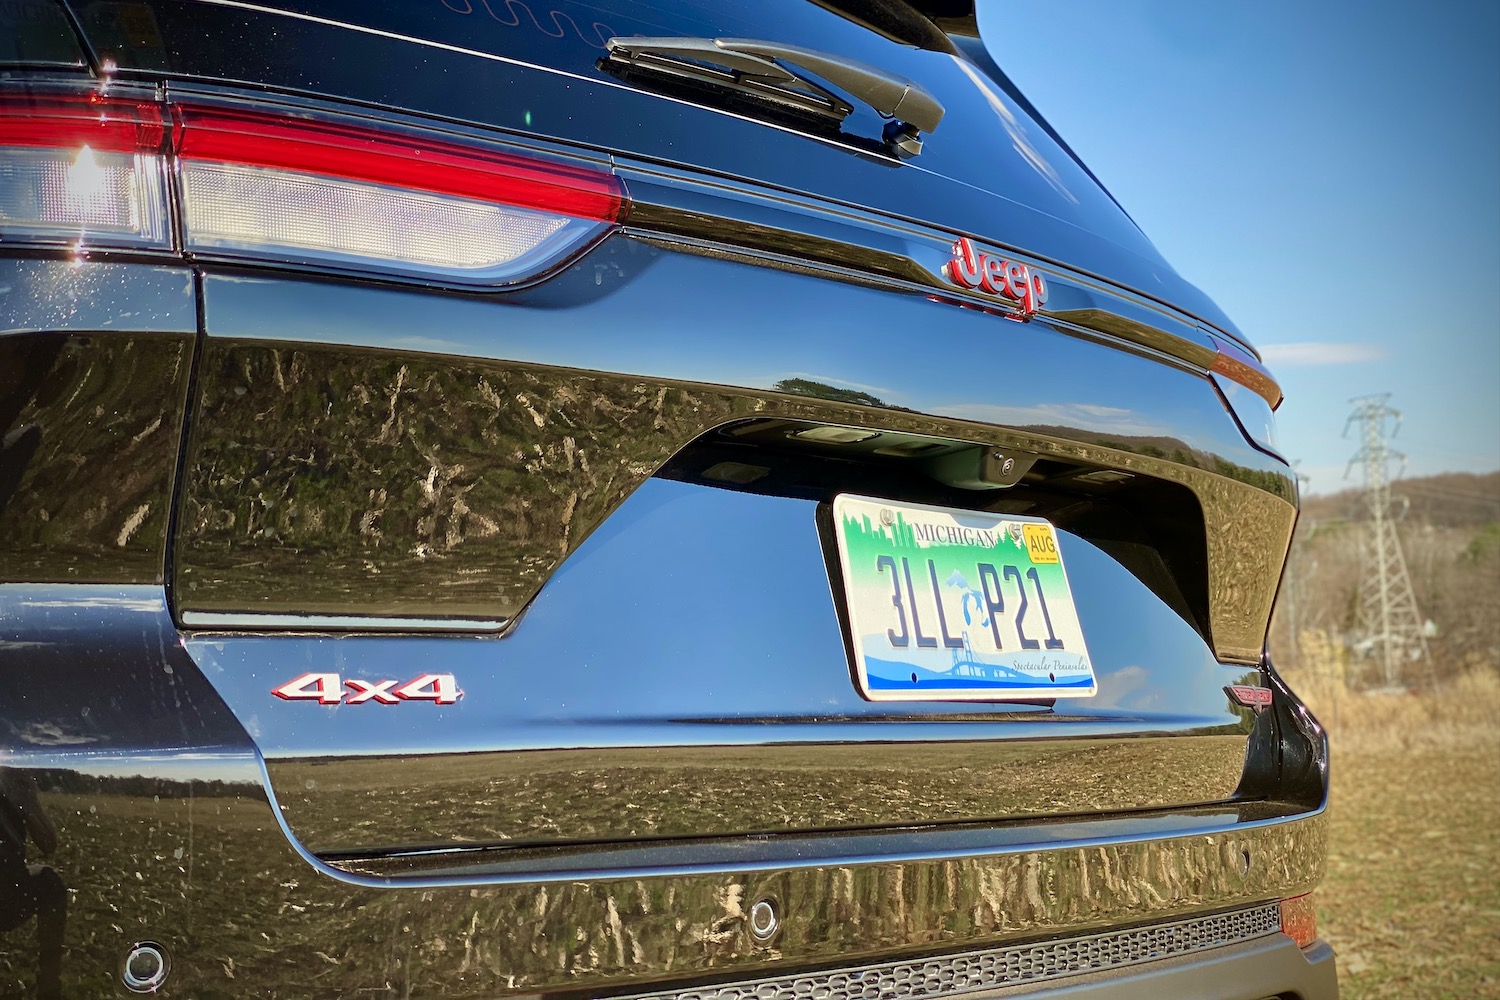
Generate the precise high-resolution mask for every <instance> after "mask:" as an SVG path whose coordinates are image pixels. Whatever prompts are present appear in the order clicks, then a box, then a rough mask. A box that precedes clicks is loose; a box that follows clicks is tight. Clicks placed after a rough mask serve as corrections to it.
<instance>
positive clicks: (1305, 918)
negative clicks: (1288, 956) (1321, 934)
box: [1281, 895, 1318, 948]
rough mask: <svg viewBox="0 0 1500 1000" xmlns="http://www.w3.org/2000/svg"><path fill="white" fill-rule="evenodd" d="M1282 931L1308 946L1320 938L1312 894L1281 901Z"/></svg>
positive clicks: (1300, 943)
mask: <svg viewBox="0 0 1500 1000" xmlns="http://www.w3.org/2000/svg"><path fill="white" fill-rule="evenodd" d="M1281 933H1283V934H1285V935H1286V936H1287V937H1289V938H1291V939H1292V940H1293V941H1295V942H1297V947H1299V948H1306V947H1307V946H1308V945H1310V944H1312V943H1313V942H1314V941H1316V940H1317V939H1318V913H1317V910H1316V909H1315V908H1314V907H1313V900H1312V896H1311V895H1306V896H1295V897H1293V898H1291V899H1283V900H1282V901H1281Z"/></svg>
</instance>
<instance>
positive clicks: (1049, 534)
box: [0, 0, 1336, 1000]
mask: <svg viewBox="0 0 1500 1000" xmlns="http://www.w3.org/2000/svg"><path fill="white" fill-rule="evenodd" d="M5 18H9V19H10V27H9V29H8V33H9V35H10V38H11V41H10V42H9V43H3V42H0V59H3V61H4V62H5V63H6V65H7V67H8V69H7V71H6V73H5V74H4V76H3V78H0V240H3V242H0V321H3V326H0V435H3V436H0V677H3V681H4V683H3V687H0V779H3V784H0V788H3V792H4V794H3V807H0V833H3V834H4V844H3V852H4V853H3V854H0V982H4V983H6V984H7V986H8V987H9V988H14V989H21V990H35V991H36V992H37V993H38V994H39V995H58V993H59V991H62V992H64V993H65V994H66V995H69V996H109V995H116V994H121V993H126V992H128V991H135V992H158V991H159V992H162V993H164V994H168V995H181V996H226V997H228V996H285V997H294V996H353V995H386V994H389V995H393V996H413V995H417V996H444V997H460V996H473V997H479V996H501V995H530V996H559V997H560V996H638V997H644V996H651V997H657V996H662V997H666V996H675V997H700V996H701V997H707V996H715V997H718V996H729V997H802V996H826V997H830V998H842V997H887V996H890V997H894V996H924V997H934V998H936V997H948V996H959V995H964V996H969V995H976V994H984V995H989V994H990V992H991V991H996V990H999V991H1003V992H1002V993H998V994H996V995H1006V996H1009V995H1012V994H1011V992H1010V991H1012V990H1033V991H1037V993H1039V994H1042V995H1045V994H1047V993H1049V991H1059V992H1066V995H1068V996H1070V997H1071V996H1093V995H1101V996H1102V995H1109V996H1132V995H1140V996H1147V995H1152V996H1155V995H1160V994H1162V993H1166V994H1169V995H1181V996H1200V995H1207V994H1213V995H1219V996H1233V997H1244V998H1245V1000H1256V998H1261V997H1266V996H1273V995H1274V996H1298V997H1308V998H1314V997H1317V998H1322V997H1328V996H1332V995H1333V994H1334V993H1335V992H1336V987H1335V984H1334V979H1333V963H1332V954H1331V952H1330V951H1329V949H1328V948H1327V946H1326V945H1325V944H1323V943H1322V942H1321V941H1318V940H1317V939H1316V934H1315V931H1314V930H1313V928H1312V923H1311V905H1310V903H1309V901H1308V899H1307V896H1306V894H1307V893H1308V892H1309V891H1310V890H1311V889H1312V888H1313V886H1314V885H1315V884H1316V883H1317V882H1318V880H1319V878H1320V877H1321V874H1322V868H1323V864H1324V857H1325V830H1326V826H1325V821H1324V812H1323V810H1324V804H1325V798H1326V787H1327V750H1326V743H1325V741H1324V738H1323V734H1322V731H1321V729H1320V728H1319V727H1318V725H1317V723H1316V722H1315V721H1314V720H1313V719H1312V717H1311V716H1310V715H1309V714H1308V713H1307V711H1306V710H1305V709H1304V708H1303V706H1302V705H1301V704H1300V702H1298V701H1297V700H1296V698H1295V697H1294V696H1293V695H1292V694H1291V693H1290V692H1289V691H1288V690H1287V689H1286V687H1285V686H1284V685H1283V684H1282V683H1281V682H1280V680H1279V679H1278V678H1277V677H1276V675H1275V673H1274V670H1273V669H1272V667H1271V666H1270V664H1269V663H1268V662H1267V661H1266V660H1265V657H1264V654H1263V650H1264V640H1265V634H1266V629H1267V622H1268V620H1269V616H1270V612H1271V607H1272V602H1273V599H1274V596H1275V592H1276V587H1277V583H1278V580H1279V577H1280V573H1281V569H1282V565H1283V561H1284V559H1285V556H1286V550H1287V545H1288V541H1289V538H1290V533H1291V529H1292V525H1293V522H1294V519H1295V516H1296V496H1295V484H1294V479H1293V478H1292V476H1291V475H1290V472H1289V470H1288V467H1287V465H1286V463H1285V462H1284V461H1283V459H1282V458H1281V457H1280V456H1279V455H1277V454H1276V452H1275V449H1274V441H1273V439H1272V410H1273V409H1274V407H1275V406H1276V404H1277V403H1279V401H1280V392H1279V390H1278V388H1277V386H1276V383H1275V382H1274V380H1273V379H1272V378H1271V377H1270V375H1269V374H1268V373H1267V372H1266V371H1265V369H1264V368H1263V367H1262V366H1261V364H1260V362H1259V360H1258V359H1257V356H1256V355H1255V353H1254V351H1253V349H1252V348H1251V347H1250V346H1249V344H1248V343H1247V342H1246V341H1245V340H1244V339H1243V338H1242V336H1241V335H1240V334H1239V333H1238V331H1236V330H1235V328H1234V327H1233V326H1232V324H1230V322H1229V321H1228V320H1227V319H1226V318H1225V317H1224V316H1223V315H1222V314H1221V313H1220V312H1219V311H1218V309H1217V308H1216V307H1215V306H1214V305H1213V303H1212V302H1211V301H1209V300H1208V299H1207V298H1206V297H1205V296H1204V295H1203V294H1202V293H1200V292H1199V291H1197V290H1196V289H1194V288H1193V287H1192V286H1190V285H1188V284H1187V283H1186V282H1184V281H1183V280H1182V279H1181V278H1180V277H1179V276H1177V275H1176V274H1175V272H1173V271H1172V269H1171V268H1170V267H1169V266H1168V265H1167V264H1166V263H1165V262H1164V261H1162V260H1161V258H1160V256H1159V254H1158V253H1157V252H1156V250H1155V249H1154V248H1153V247H1152V246H1151V244H1150V243H1149V241H1148V240H1147V239H1146V238H1145V237H1144V236H1143V235H1142V234H1141V233H1140V231H1139V230H1138V229H1137V227H1136V226H1135V225H1134V223H1133V222H1132V221H1131V220H1130V219H1129V217H1128V216H1127V215H1126V214H1125V213H1124V211H1123V210H1122V209H1121V208H1120V207H1119V206H1118V205H1117V204H1116V203H1115V202H1114V201H1113V199H1112V198H1111V197H1110V195H1109V194H1108V193H1107V192H1106V191H1105V190H1104V189H1103V188H1102V186H1100V185H1099V183H1098V182H1097V181H1096V180H1095V179H1094V177H1093V176H1092V174H1090V173H1089V171H1088V170H1087V168H1086V167H1084V166H1083V165H1082V164H1081V163H1080V162H1078V161H1077V159H1076V158H1075V157H1074V156H1073V155H1072V153H1071V152H1070V151H1069V150H1068V149H1067V147H1066V145H1065V144H1063V143H1062V141H1061V140H1060V139H1059V138H1058V137H1057V136H1056V135H1055V134H1053V133H1052V131H1051V130H1050V128H1049V127H1048V126H1047V125H1046V123H1045V122H1044V121H1042V120H1041V119H1040V117H1039V116H1038V115H1036V113H1035V112H1034V110H1033V109H1031V107H1030V106H1029V104H1027V102H1026V101H1025V99H1024V97H1022V96H1021V95H1020V94H1019V93H1018V92H1017V91H1016V90H1015V88H1014V87H1013V86H1012V85H1011V83H1010V81H1009V80H1007V79H1006V78H1005V76H1004V73H1003V71H1002V69H1001V68H1000V67H999V66H997V65H996V64H995V62H994V61H993V60H992V59H991V57H990V56H989V54H988V50H987V49H986V47H985V44H984V41H983V40H982V39H981V38H980V37H979V33H978V29H977V27H976V22H975V19H974V17H973V14H972V11H971V10H968V9H965V8H963V5H961V4H922V3H915V4H912V5H907V4H903V3H899V2H863V0H860V2H854V0H837V2H835V0H818V2H807V0H779V2H777V3H766V4H755V5H738V4H732V3H728V2H723V0H673V2H660V3H632V2H626V0H619V2H613V0H612V2H608V3H601V4H597V5H586V4H582V3H573V2H569V0H556V2H554V3H553V4H552V5H551V6H550V7H548V8H544V7H543V6H542V5H541V4H540V3H535V2H529V0H528V2H526V3H523V2H521V0H431V2H423V3H412V4H400V5H366V4H350V3H340V2H326V3H319V2H307V3H281V2H266V3H250V2H240V0H204V2H191V3H190V2H179V0H159V2H145V3H110V2H73V3H70V4H67V5H50V4H47V3H42V2H40V0H37V2H35V3H31V4H20V5H16V6H13V7H12V8H9V9H8V11H7V12H6V13H4V14H0V24H4V23H5V22H4V20H3V19H5ZM991 41H993V40H991ZM6 45H8V46H9V48H8V49H7V48H6V47H5V46H6Z"/></svg>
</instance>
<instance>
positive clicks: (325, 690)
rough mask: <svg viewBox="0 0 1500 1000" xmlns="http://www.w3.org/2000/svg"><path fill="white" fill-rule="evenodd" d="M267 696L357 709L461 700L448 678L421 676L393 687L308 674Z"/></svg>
mask: <svg viewBox="0 0 1500 1000" xmlns="http://www.w3.org/2000/svg"><path fill="white" fill-rule="evenodd" d="M346 687H347V688H348V690H347V691H346V690H345V688H346ZM271 693H272V694H274V695H275V696H276V697H278V698H282V699H284V700H286V701H315V702H317V703H318V704H320V705H338V704H341V703H342V704H345V705H360V704H363V703H365V702H368V701H373V702H374V703H375V704H377V705H397V704H400V703H401V702H403V701H430V702H433V703H435V704H438V705H452V704H454V703H455V702H457V701H458V699H460V698H462V697H463V696H464V693H463V692H462V691H460V690H459V689H458V681H456V680H455V679H454V677H453V675H452V674H422V675H421V676H419V677H415V678H413V679H411V680H409V681H407V682H406V683H405V684H402V685H400V686H397V684H396V682H395V681H366V680H360V679H359V678H357V677H351V678H349V679H348V680H342V679H341V678H340V677H339V675H338V674H319V673H312V674H303V675H302V676H301V677H294V678H292V679H291V680H289V681H287V682H286V683H285V684H283V685H281V686H280V687H274V688H272V689H271Z"/></svg>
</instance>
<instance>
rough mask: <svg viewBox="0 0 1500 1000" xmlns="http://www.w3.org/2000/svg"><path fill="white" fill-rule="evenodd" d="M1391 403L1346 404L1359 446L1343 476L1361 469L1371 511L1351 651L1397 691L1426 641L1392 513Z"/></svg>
mask: <svg viewBox="0 0 1500 1000" xmlns="http://www.w3.org/2000/svg"><path fill="white" fill-rule="evenodd" d="M1390 398H1391V396H1390V393H1381V394H1379V395H1375V396H1361V397H1358V398H1356V399H1351V400H1350V401H1349V402H1350V403H1352V404H1353V405H1354V412H1353V413H1351V414H1350V415H1349V419H1348V420H1347V421H1346V422H1345V424H1344V435H1345V436H1346V437H1347V436H1348V434H1349V428H1350V426H1351V425H1354V424H1355V423H1358V424H1359V427H1360V439H1361V441H1362V442H1363V446H1362V447H1361V448H1360V450H1359V451H1358V452H1356V453H1355V455H1354V457H1353V458H1351V459H1350V460H1349V467H1348V468H1346V469H1345V470H1344V475H1345V477H1346V478H1347V477H1348V475H1349V470H1350V469H1352V468H1353V467H1354V463H1355V462H1362V463H1363V464H1364V481H1365V502H1366V504H1367V506H1368V507H1369V511H1370V526H1369V530H1368V531H1367V532H1366V533H1365V545H1364V549H1363V551H1362V553H1361V555H1362V558H1361V562H1362V563H1363V573H1362V574H1361V576H1362V578H1361V580H1360V588H1359V620H1358V625H1357V629H1358V633H1359V634H1358V638H1357V640H1356V642H1355V644H1354V648H1355V649H1356V650H1357V651H1360V652H1363V653H1365V654H1367V655H1370V656H1374V657H1376V658H1377V660H1378V662H1379V663H1380V665H1381V672H1382V674H1383V676H1384V680H1385V684H1386V686H1387V687H1396V686H1398V685H1399V684H1400V682H1401V671H1402V668H1403V667H1404V666H1405V665H1406V664H1407V663H1410V662H1412V661H1415V660H1420V659H1425V658H1426V655H1427V638H1426V635H1425V632H1424V629H1423V623H1422V616H1421V615H1420V614H1419V613H1418V611H1417V598H1416V595H1415V594H1414V593H1413V592H1412V588H1411V577H1410V576H1409V575H1408V574H1407V572H1406V557H1405V556H1404V555H1403V554H1402V552H1401V539H1400V538H1398V537H1397V536H1396V518H1395V517H1393V516H1392V512H1391V490H1390V475H1389V472H1390V463H1391V462H1392V461H1393V460H1398V459H1399V460H1400V462H1401V467H1402V468H1403V469H1404V468H1405V467H1406V456H1405V455H1402V454H1401V453H1400V452H1397V451H1393V450H1391V449H1390V447H1388V445H1387V443H1386V442H1387V435H1386V425H1387V423H1388V422H1390V421H1394V425H1393V426H1392V427H1391V432H1390V433H1391V436H1394V435H1395V433H1396V432H1397V431H1398V430H1399V429H1400V427H1401V413H1400V411H1398V410H1394V409H1392V408H1391V407H1390V406H1389V405H1387V403H1386V401H1387V400H1388V399H1390ZM1398 476H1399V473H1398Z"/></svg>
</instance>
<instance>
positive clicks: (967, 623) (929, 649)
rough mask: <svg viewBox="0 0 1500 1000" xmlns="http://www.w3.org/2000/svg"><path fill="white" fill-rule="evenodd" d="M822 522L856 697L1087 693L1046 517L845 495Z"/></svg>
mask: <svg viewBox="0 0 1500 1000" xmlns="http://www.w3.org/2000/svg"><path fill="white" fill-rule="evenodd" d="M833 520H834V531H835V534H836V536H837V538H838V549H839V558H840V561H841V563H842V566H843V570H844V596H845V598H846V599H847V607H848V610H849V631H850V634H851V637H852V639H853V643H854V666H855V674H856V679H857V681H858V683H859V688H860V691H861V692H862V693H863V694H864V695H865V696H866V697H868V698H871V699H873V700H876V701H912V700H925V701H935V700H943V701H954V700H957V701H994V700H997V699H1003V698H1037V697H1043V698H1070V697H1086V696H1088V695H1092V694H1094V693H1095V691H1096V690H1097V687H1096V685H1095V681H1094V668H1093V665H1092V664H1091V663H1090V661H1089V654H1088V648H1087V647H1086V646H1085V645H1084V642H1083V629H1082V628H1081V627H1080V625H1079V623H1078V610H1077V609H1076V608H1075V607H1074V605H1073V594H1072V591H1071V590H1070V589H1069V587H1068V576H1067V573H1066V572H1065V571H1064V570H1063V563H1062V553H1061V552H1060V551H1059V550H1058V545H1057V531H1056V529H1054V528H1053V527H1052V525H1051V524H1050V523H1049V522H1047V521H1045V520H1043V519H1041V518H1037V517H1021V516H1017V515H1014V514H1003V515H1002V514H980V513H975V512H973V511H965V510H953V509H950V508H946V507H928V506H925V505H922V504H911V503H893V502H891V501H889V500H877V499H873V498H870V497H859V496H850V495H841V496H838V497H835V498H834V501H833Z"/></svg>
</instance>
